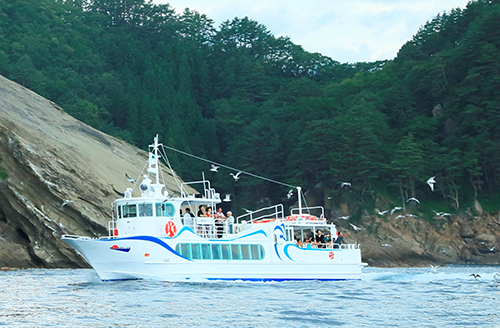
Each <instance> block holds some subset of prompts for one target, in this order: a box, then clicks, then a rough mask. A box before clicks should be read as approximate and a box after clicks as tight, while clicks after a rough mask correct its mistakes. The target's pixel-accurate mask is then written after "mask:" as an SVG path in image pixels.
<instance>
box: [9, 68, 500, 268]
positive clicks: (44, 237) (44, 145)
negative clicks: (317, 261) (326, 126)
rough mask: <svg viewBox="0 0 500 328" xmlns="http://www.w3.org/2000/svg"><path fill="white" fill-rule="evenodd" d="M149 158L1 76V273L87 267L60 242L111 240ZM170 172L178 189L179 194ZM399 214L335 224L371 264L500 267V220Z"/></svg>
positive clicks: (169, 185) (173, 187)
mask: <svg viewBox="0 0 500 328" xmlns="http://www.w3.org/2000/svg"><path fill="white" fill-rule="evenodd" d="M146 158H147V154H146V153H145V152H144V151H141V150H139V149H137V148H135V147H133V146H131V145H129V144H127V143H125V142H123V141H120V140H117V139H115V138H113V137H110V136H108V135H106V134H104V133H101V132H99V131H97V130H95V129H93V128H92V127H89V126H88V125H85V124H83V123H81V122H79V121H77V120H76V119H74V118H73V117H71V116H69V115H67V114H66V113H65V112H64V110H63V109H62V108H60V107H59V106H57V105H56V104H54V103H52V102H50V101H48V100H46V99H44V98H42V97H40V96H38V95H36V94H35V93H33V92H31V91H29V90H27V89H26V88H24V87H22V86H20V85H18V84H16V83H14V82H12V81H9V80H7V79H5V78H4V77H1V76H0V268H2V267H11V268H26V267H45V268H55V267H82V266H86V263H85V262H84V261H83V259H82V258H81V257H79V256H78V255H77V254H76V253H75V252H74V251H73V250H72V249H71V248H69V247H68V246H67V245H66V244H65V243H63V242H61V240H60V236H61V235H62V234H77V235H87V236H95V237H97V236H100V235H107V234H108V232H107V222H108V220H109V218H110V212H111V203H112V201H113V200H114V199H115V198H117V197H119V193H121V192H123V191H124V190H125V189H126V188H128V187H130V186H131V185H130V184H129V182H128V181H127V179H126V178H125V173H128V174H129V175H131V176H134V177H137V176H138V175H139V174H140V170H141V168H142V167H143V165H144V161H145V159H146ZM164 173H165V174H164V175H165V176H166V177H167V188H168V189H169V191H170V192H176V191H178V189H177V185H176V184H175V183H174V181H173V178H172V173H171V172H170V171H167V170H165V169H164ZM66 200H68V201H71V202H69V203H68V204H67V205H65V206H62V204H63V203H64V202H65V201H66ZM309 203H313V202H312V200H311V201H310V202H309ZM316 203H321V202H316ZM340 207H342V206H340ZM328 211H329V212H330V214H331V215H330V217H336V216H340V215H342V214H347V213H349V209H348V208H347V209H346V208H330V209H328ZM476 212H477V211H476ZM396 216H397V215H393V216H389V215H384V216H378V215H369V214H368V213H364V214H363V216H362V218H361V221H360V222H357V223H356V224H357V225H359V226H360V227H361V228H362V230H361V231H354V230H353V229H352V227H351V226H350V225H349V222H347V221H343V220H338V221H335V223H337V224H338V226H339V228H340V229H341V230H344V231H346V232H350V235H349V236H348V237H347V238H346V240H347V241H348V242H354V241H357V242H359V243H361V245H362V251H363V259H364V261H366V262H368V263H369V264H370V265H380V266H415V265H428V264H431V263H432V264H500V251H499V249H498V246H499V245H500V232H499V229H500V219H499V217H498V215H494V216H493V215H488V214H485V213H483V214H481V215H476V216H474V215H472V214H470V213H469V214H467V213H463V214H461V215H454V216H445V217H443V218H440V219H439V220H438V221H437V222H436V223H435V224H432V225H431V224H429V223H428V222H426V221H425V220H423V219H421V218H418V217H417V218H416V217H404V218H398V219H396V218H395V217H396Z"/></svg>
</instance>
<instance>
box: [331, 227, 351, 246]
mask: <svg viewBox="0 0 500 328" xmlns="http://www.w3.org/2000/svg"><path fill="white" fill-rule="evenodd" d="M347 236H349V233H348V234H347V235H344V234H343V233H342V231H339V236H338V237H337V240H335V245H334V246H335V247H334V248H340V245H342V243H343V242H344V237H347Z"/></svg>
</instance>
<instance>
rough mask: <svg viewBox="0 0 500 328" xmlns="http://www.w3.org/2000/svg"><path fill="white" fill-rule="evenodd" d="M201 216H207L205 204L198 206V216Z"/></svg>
mask: <svg viewBox="0 0 500 328" xmlns="http://www.w3.org/2000/svg"><path fill="white" fill-rule="evenodd" d="M200 216H205V206H203V205H200V206H198V217H200Z"/></svg>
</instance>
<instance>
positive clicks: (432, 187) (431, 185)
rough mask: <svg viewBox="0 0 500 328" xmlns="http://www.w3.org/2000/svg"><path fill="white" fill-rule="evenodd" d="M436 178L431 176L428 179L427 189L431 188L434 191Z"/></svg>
mask: <svg viewBox="0 0 500 328" xmlns="http://www.w3.org/2000/svg"><path fill="white" fill-rule="evenodd" d="M435 177H436V176H433V177H430V178H429V179H428V180H427V184H428V185H429V187H431V190H432V191H434V184H435V183H436V180H434V178H435Z"/></svg>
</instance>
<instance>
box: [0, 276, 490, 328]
mask: <svg viewBox="0 0 500 328" xmlns="http://www.w3.org/2000/svg"><path fill="white" fill-rule="evenodd" d="M496 272H500V267H493V266H450V267H441V268H437V269H436V270H432V268H431V267H429V268H391V269H387V268H370V267H368V268H366V269H364V270H363V276H362V279H361V281H331V282H323V281H296V282H293V281H290V282H265V283H258V282H237V281H236V282H190V283H171V282H159V281H145V280H137V281H117V282H101V281H100V280H99V278H98V277H97V275H96V274H95V272H94V271H93V270H88V269H79V270H20V271H4V272H0V295H1V296H0V326H8V327H333V326H341V327H500V274H499V275H498V276H497V277H495V273H496ZM473 273H474V274H479V275H480V276H481V277H480V278H477V279H476V278H473V277H471V276H470V275H471V274H473Z"/></svg>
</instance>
